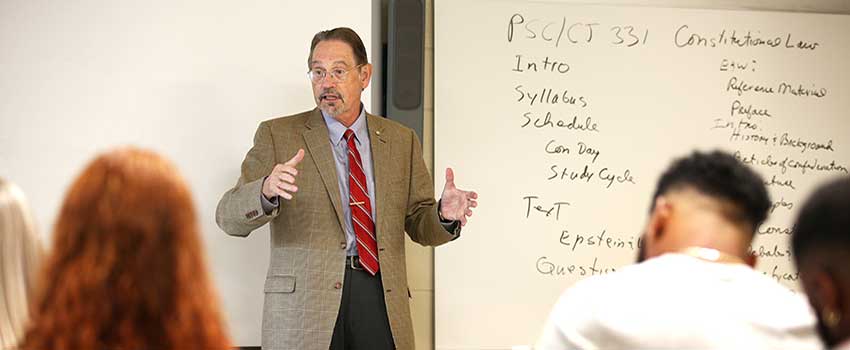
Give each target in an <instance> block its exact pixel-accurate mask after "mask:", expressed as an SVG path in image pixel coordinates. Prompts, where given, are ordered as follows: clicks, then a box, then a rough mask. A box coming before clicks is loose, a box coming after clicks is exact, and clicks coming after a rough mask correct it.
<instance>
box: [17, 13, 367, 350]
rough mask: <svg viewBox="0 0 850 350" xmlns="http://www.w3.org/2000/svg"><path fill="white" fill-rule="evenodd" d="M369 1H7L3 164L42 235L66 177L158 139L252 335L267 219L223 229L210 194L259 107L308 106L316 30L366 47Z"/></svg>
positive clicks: (276, 110) (217, 189)
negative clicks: (344, 32) (254, 226)
mask: <svg viewBox="0 0 850 350" xmlns="http://www.w3.org/2000/svg"><path fill="white" fill-rule="evenodd" d="M371 5H372V4H371V2H360V1H358V2H353V1H351V2H349V1H327V0H320V1H311V2H309V3H307V2H299V1H256V2H245V3H241V2H239V3H237V2H231V1H200V0H188V1H178V2H174V1H164V0H154V1H120V2H103V1H92V0H84V1H74V2H72V3H71V2H69V3H64V2H55V1H28V0H6V1H2V2H0V176H2V177H5V178H8V179H9V180H11V181H14V182H15V183H17V184H19V185H20V186H21V187H22V188H23V189H24V191H25V192H26V193H27V195H28V197H29V198H30V202H31V203H33V206H34V213H35V215H36V217H37V221H38V222H39V224H40V227H41V228H42V231H44V232H43V233H44V236H45V237H46V238H48V240H49V235H50V234H49V230H50V227H51V225H52V223H53V220H54V219H55V216H56V213H57V211H58V207H59V205H60V204H61V200H62V198H63V196H64V192H65V190H66V188H67V187H68V186H69V185H70V182H71V181H72V179H73V178H74V177H75V176H76V175H77V174H78V173H79V172H80V171H81V170H82V167H83V166H84V165H85V164H86V162H88V161H89V160H90V159H91V158H92V157H94V155H95V154H96V153H97V152H101V151H104V150H106V149H109V148H112V147H114V146H117V145H128V144H132V145H139V146H143V147H148V148H151V149H154V150H156V151H158V152H161V153H163V154H164V155H166V156H167V157H169V158H170V159H171V160H172V161H174V162H175V163H176V165H177V167H178V168H179V169H180V170H181V172H182V173H183V175H184V177H185V178H186V179H187V181H188V182H189V183H190V185H191V188H192V191H193V194H194V198H195V203H196V206H197V210H198V215H199V219H200V222H201V224H202V230H203V234H204V237H203V238H204V241H205V246H206V249H207V255H208V259H207V260H208V262H209V264H210V270H211V276H212V278H213V279H214V281H215V283H216V286H217V288H218V292H219V295H220V298H221V301H222V304H223V307H222V310H223V312H224V313H225V314H226V316H227V319H228V321H229V326H230V332H231V335H232V336H233V342H234V344H237V345H259V344H260V330H261V326H260V323H261V320H262V300H263V294H262V290H263V289H262V286H263V280H264V278H265V274H266V268H267V266H268V254H269V236H268V228H265V227H264V228H262V229H260V230H258V231H256V232H254V233H253V234H252V235H251V236H250V237H249V238H247V239H242V238H235V237H230V236H227V235H225V233H223V232H222V231H221V230H220V229H219V228H218V227H217V226H216V225H215V208H216V204H217V203H218V200H219V198H221V195H222V194H223V193H224V192H225V191H226V190H228V189H229V188H230V187H232V186H233V185H234V184H235V183H236V180H237V178H238V177H239V169H240V164H241V162H242V159H243V158H244V156H245V154H246V153H247V152H248V149H249V148H250V147H251V145H252V140H253V135H254V131H255V130H256V128H257V125H258V124H259V123H260V122H261V121H262V120H265V119H270V118H273V117H276V116H282V115H287V114H293V113H296V112H300V111H304V110H307V109H310V108H313V107H314V106H315V104H314V102H313V99H312V93H311V90H310V83H309V81H308V80H307V78H306V75H305V72H306V71H307V56H308V54H309V46H310V41H311V40H312V37H313V35H314V34H315V33H316V32H318V31H320V30H324V29H330V28H333V27H338V26H348V27H351V28H352V29H354V30H355V31H356V32H358V33H359V34H360V35H361V37H362V38H363V40H364V44H365V45H366V47H367V48H369V47H371V44H372V25H373V23H372V7H371ZM370 56H371V55H370ZM378 70H379V69H378ZM370 99H371V93H370V90H367V91H366V92H365V96H364V98H363V101H364V103H365V104H366V106H367V108H369V105H370V103H369V101H370Z"/></svg>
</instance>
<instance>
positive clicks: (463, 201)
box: [440, 168, 478, 226]
mask: <svg viewBox="0 0 850 350" xmlns="http://www.w3.org/2000/svg"><path fill="white" fill-rule="evenodd" d="M476 199H478V194H477V193H475V192H474V191H464V190H461V189H458V188H457V187H455V175H454V172H453V171H452V168H446V185H445V187H443V194H442V196H441V199H440V215H441V216H442V217H443V218H444V219H446V220H460V224H461V226H463V225H466V220H467V217H469V216H472V208H475V207H477V206H478V201H476Z"/></svg>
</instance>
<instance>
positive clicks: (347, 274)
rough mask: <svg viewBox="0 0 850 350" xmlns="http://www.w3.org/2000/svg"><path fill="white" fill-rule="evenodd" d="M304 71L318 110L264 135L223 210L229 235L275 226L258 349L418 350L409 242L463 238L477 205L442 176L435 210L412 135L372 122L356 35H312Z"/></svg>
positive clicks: (275, 123)
mask: <svg viewBox="0 0 850 350" xmlns="http://www.w3.org/2000/svg"><path fill="white" fill-rule="evenodd" d="M307 64H308V67H309V71H308V72H307V76H308V78H309V79H310V81H311V83H312V87H313V96H314V97H315V101H316V105H317V106H318V107H317V108H316V109H313V110H311V111H307V112H303V113H300V114H296V115H292V116H288V117H282V118H276V119H272V120H267V121H265V122H263V123H261V124H260V126H259V128H258V129H257V133H256V135H255V136H254V146H253V147H252V148H251V150H250V151H248V154H247V156H245V160H244V161H243V163H242V174H241V176H240V178H239V181H238V182H237V184H236V186H235V187H234V188H232V189H231V190H229V191H227V192H226V193H225V194H224V196H223V197H222V199H221V201H219V204H218V208H217V210H216V222H217V223H218V225H219V227H221V228H222V229H223V230H224V231H225V232H227V233H228V234H230V235H234V236H247V235H248V234H250V233H251V232H252V231H253V230H255V229H257V228H258V227H260V226H262V225H264V224H265V223H267V222H271V258H270V262H269V270H268V276H267V278H266V283H265V288H264V291H265V303H264V306H263V331H262V345H263V349H266V350H268V349H299V350H302V349H316V350H320V349H321V350H326V349H328V348H329V347H330V349H364V350H381V349H396V348H397V349H413V348H414V340H413V326H412V324H411V317H410V306H409V301H408V299H409V295H410V294H409V290H408V287H407V269H406V265H405V264H406V262H405V253H404V233H405V232H407V234H408V236H410V238H411V239H412V240H413V241H415V242H418V243H420V244H423V245H432V246H435V245H440V244H443V243H446V242H448V241H451V240H453V239H456V238H457V237H458V236H459V234H460V227H461V226H462V225H464V224H466V220H467V217H468V216H470V215H472V208H474V207H475V206H476V205H477V202H476V198H477V194H475V192H471V191H462V190H460V189H458V188H456V187H455V185H454V174H453V173H452V170H451V169H446V185H445V187H444V188H443V193H442V197H441V199H440V202H437V201H436V200H435V199H434V185H433V183H432V180H431V175H430V174H429V172H428V169H427V168H426V167H425V163H424V161H423V159H422V150H421V146H420V144H419V140H418V138H417V137H416V134H415V133H414V132H413V131H412V130H411V129H409V128H407V127H404V126H402V125H401V124H398V123H396V122H393V121H390V120H387V119H384V118H381V117H378V116H375V115H372V114H369V113H367V112H366V110H365V109H364V107H363V104H362V103H361V101H360V98H361V92H362V91H363V90H364V89H366V87H368V86H369V81H370V79H371V76H372V65H371V64H369V62H368V61H367V59H366V48H365V47H364V46H363V42H362V41H361V40H360V37H359V36H358V35H357V33H355V32H354V31H353V30H351V29H348V28H336V29H332V30H328V31H323V32H320V33H318V34H316V36H315V37H314V38H313V41H312V44H311V46H310V56H309V58H308V61H307ZM280 198H283V199H280Z"/></svg>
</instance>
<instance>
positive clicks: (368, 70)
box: [359, 63, 372, 90]
mask: <svg viewBox="0 0 850 350" xmlns="http://www.w3.org/2000/svg"><path fill="white" fill-rule="evenodd" d="M359 73H360V75H359V78H360V87H361V88H360V90H366V88H367V87H369V82H370V81H372V64H371V63H366V64H364V65H363V66H362V67H360V68H359Z"/></svg>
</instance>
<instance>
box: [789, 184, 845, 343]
mask: <svg viewBox="0 0 850 350" xmlns="http://www.w3.org/2000/svg"><path fill="white" fill-rule="evenodd" d="M791 242H792V247H793V251H794V260H795V262H796V263H797V269H798V271H799V272H800V281H801V282H802V285H803V289H804V290H805V291H806V294H807V295H808V296H809V302H810V303H811V305H812V308H814V310H815V314H816V315H817V319H818V333H820V337H821V339H822V340H823V342H824V343H825V344H826V346H828V347H829V348H831V349H850V268H848V266H850V177H846V176H845V177H842V178H840V179H836V180H833V181H831V182H828V183H827V184H825V185H823V186H821V187H820V188H818V189H817V190H816V191H815V192H814V193H813V194H812V196H811V197H809V199H807V200H806V202H805V203H804V204H803V207H802V209H800V213H799V214H798V216H797V221H796V223H795V224H794V232H793V233H792V236H791Z"/></svg>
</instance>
